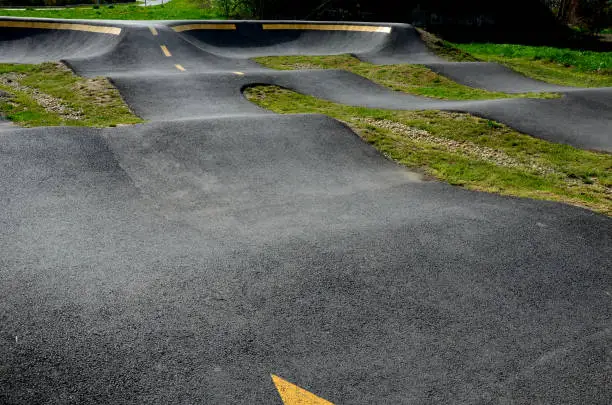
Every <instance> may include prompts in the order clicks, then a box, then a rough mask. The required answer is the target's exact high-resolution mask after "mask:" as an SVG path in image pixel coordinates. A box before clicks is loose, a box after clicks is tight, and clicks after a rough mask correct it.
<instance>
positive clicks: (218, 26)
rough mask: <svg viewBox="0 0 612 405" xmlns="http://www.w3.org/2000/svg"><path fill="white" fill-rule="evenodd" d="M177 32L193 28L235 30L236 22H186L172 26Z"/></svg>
mask: <svg viewBox="0 0 612 405" xmlns="http://www.w3.org/2000/svg"><path fill="white" fill-rule="evenodd" d="M172 29H173V30H174V31H175V32H183V31H192V30H235V29H236V24H185V25H175V26H174V27H172Z"/></svg>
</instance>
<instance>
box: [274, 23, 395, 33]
mask: <svg viewBox="0 0 612 405" xmlns="http://www.w3.org/2000/svg"><path fill="white" fill-rule="evenodd" d="M262 27H263V29H264V30H315V31H361V32H383V33H386V34H388V33H390V32H391V27H381V26H379V25H344V24H262Z"/></svg>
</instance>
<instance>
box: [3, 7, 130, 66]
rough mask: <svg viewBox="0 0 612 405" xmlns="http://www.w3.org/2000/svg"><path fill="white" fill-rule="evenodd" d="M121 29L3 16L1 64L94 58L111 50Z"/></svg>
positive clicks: (92, 24)
mask: <svg viewBox="0 0 612 405" xmlns="http://www.w3.org/2000/svg"><path fill="white" fill-rule="evenodd" d="M120 37H121V28H119V27H115V26H109V25H102V24H99V23H91V22H86V23H85V22H73V21H63V22H53V21H49V20H23V19H7V18H1V17H0V63H2V62H11V63H41V62H47V61H56V60H61V59H65V58H68V57H93V56H96V55H101V54H104V53H106V52H108V51H109V50H111V49H112V48H113V47H114V46H115V45H116V44H117V43H118V42H119V41H120Z"/></svg>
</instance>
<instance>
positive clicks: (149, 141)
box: [0, 20, 612, 405]
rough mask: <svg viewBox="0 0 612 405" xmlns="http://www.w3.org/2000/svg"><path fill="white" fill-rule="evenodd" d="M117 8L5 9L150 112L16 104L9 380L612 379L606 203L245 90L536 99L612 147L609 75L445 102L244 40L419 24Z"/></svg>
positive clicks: (354, 40) (391, 41) (466, 396)
mask: <svg viewBox="0 0 612 405" xmlns="http://www.w3.org/2000/svg"><path fill="white" fill-rule="evenodd" d="M12 21H15V20H12ZM222 24H228V23H226V22H224V23H222ZM115 25H117V24H115ZM121 28H122V32H121V33H120V35H111V34H96V33H87V32H75V31H64V30H60V31H43V32H39V31H37V30H34V29H33V30H32V31H28V30H26V31H25V33H26V34H28V35H24V31H23V29H17V28H13V29H4V31H0V39H3V41H0V59H2V60H13V61H19V60H27V61H36V60H37V59H40V60H45V59H67V63H68V64H69V65H70V66H72V67H73V68H74V69H75V70H76V71H77V72H78V73H80V74H83V75H88V76H96V75H101V74H102V75H107V76H109V77H111V79H112V80H113V82H114V83H115V84H116V85H117V87H118V88H119V89H120V91H121V93H122V95H123V96H124V97H125V98H126V100H127V101H128V102H129V103H130V105H131V106H132V107H133V108H134V110H135V111H136V112H137V113H138V114H140V115H141V116H143V117H145V118H146V119H147V120H149V122H148V123H147V124H142V125H137V126H133V127H122V128H110V129H105V130H101V129H90V128H35V129H15V128H10V127H7V128H4V129H3V130H2V132H1V135H0V156H1V157H0V190H2V193H0V196H1V198H2V201H1V203H2V209H1V210H0V247H1V250H2V252H3V254H2V255H0V280H1V281H2V282H1V283H0V325H2V327H1V328H0V359H1V363H0V403H9V404H33V403H48V404H66V403H75V404H89V403H91V404H94V403H128V404H142V403H150V404H187V403H189V404H279V405H280V404H281V403H282V402H281V398H280V396H279V395H278V393H277V392H276V390H275V387H274V384H273V382H272V379H271V377H270V375H271V374H275V375H278V376H281V377H283V378H285V379H286V380H288V381H290V382H293V383H295V384H298V385H299V386H301V387H304V388H305V389H307V390H309V391H311V392H313V393H315V394H317V395H318V396H320V397H322V398H325V399H326V400H328V401H331V402H333V403H336V404H357V405H358V404H364V405H365V404H416V403H441V404H447V403H555V404H558V403H559V404H560V403H571V404H585V403H589V404H606V403H610V401H611V400H612V384H610V380H611V378H612V371H611V370H612V353H611V352H610V347H612V346H611V343H612V323H611V319H610V317H611V313H612V311H611V310H612V298H611V296H612V288H611V286H612V277H611V271H610V269H611V268H612V255H611V253H612V232H611V231H612V221H611V220H610V219H609V218H606V217H604V216H601V215H597V214H594V213H592V212H589V211H586V210H583V209H579V208H575V207H570V206H566V205H563V204H556V203H549V202H542V201H533V200H527V199H516V198H506V197H500V196H495V195H489V194H483V193H475V192H469V191H465V190H462V189H460V188H455V187H451V186H448V185H445V184H441V183H438V182H432V181H424V180H423V179H422V178H420V176H419V175H418V174H415V173H412V172H409V171H407V170H405V169H404V168H402V167H399V166H397V165H395V164H393V163H392V162H390V161H388V160H386V159H384V158H383V157H382V156H381V155H379V154H378V153H377V152H376V151H375V150H374V149H372V148H371V147H370V146H368V145H366V144H364V143H363V142H362V141H361V140H360V139H359V138H358V137H356V136H355V134H353V133H352V132H351V131H350V130H349V129H348V128H346V127H345V126H343V125H341V124H340V123H338V122H336V121H334V120H332V119H330V118H327V117H324V116H319V115H284V116H279V115H275V114H272V113H269V112H267V111H263V110H261V109H260V108H258V107H256V106H254V105H252V104H250V103H248V102H247V101H246V100H245V99H244V97H242V95H241V88H242V87H243V86H245V85H247V84H249V83H277V84H282V85H285V86H286V87H290V88H295V89H296V90H299V91H303V92H305V93H307V94H314V95H317V96H321V97H325V98H328V99H332V100H336V101H343V102H347V101H348V102H350V103H351V104H364V105H380V106H387V107H392V106H395V107H396V108H408V109H418V108H447V109H458V110H466V111H473V112H474V113H481V114H483V115H488V116H502V117H503V118H506V122H512V120H516V122H519V121H520V120H521V117H525V118H524V121H525V125H526V126H529V125H532V126H533V127H534V128H535V129H536V130H538V131H539V132H538V134H546V133H547V131H549V132H550V138H551V139H553V140H556V141H567V142H569V143H577V144H580V143H584V142H587V141H586V140H585V139H588V142H590V144H589V145H590V146H593V147H598V148H602V149H606V148H608V147H609V146H610V133H609V132H604V133H603V134H602V133H601V128H604V127H606V125H609V124H608V123H609V122H610V119H611V117H610V115H611V114H610V111H611V110H610V109H607V108H608V106H609V103H610V90H609V89H597V90H571V91H568V93H567V96H566V97H565V98H563V99H561V100H552V101H551V100H528V101H525V100H502V101H499V100H498V101H495V102H468V103H452V102H447V103H444V102H432V101H428V100H424V99H421V98H416V97H410V96H407V95H401V96H398V95H397V94H395V93H392V92H388V91H386V90H385V89H383V88H382V87H379V86H376V85H374V84H372V83H370V82H368V81H366V80H364V79H361V78H359V77H356V76H354V75H350V74H347V73H344V72H337V71H331V72H318V71H314V72H313V71H298V72H274V71H269V70H266V69H263V68H262V67H261V66H259V65H256V64H254V63H253V62H250V61H249V60H248V59H246V57H247V56H251V55H254V54H265V53H282V52H283V49H285V52H287V53H293V52H294V51H295V50H299V49H303V51H304V52H306V53H317V52H318V53H333V52H334V51H336V50H338V49H341V48H343V49H345V51H346V52H353V53H356V54H359V55H361V57H363V58H364V59H367V58H370V59H371V60H372V61H377V62H384V61H386V62H389V61H395V60H396V59H399V60H403V61H413V62H416V61H419V62H424V61H426V60H427V61H429V63H440V61H437V60H436V58H435V57H434V56H433V55H430V54H428V52H427V51H426V49H425V48H424V47H423V46H422V44H421V43H420V42H418V41H415V40H411V38H412V39H414V35H413V31H411V28H410V27H407V26H395V27H394V29H393V30H392V31H391V33H384V32H383V33H371V32H369V33H368V32H363V31H329V30H325V31H317V30H307V31H294V30H282V31H274V33H271V32H265V31H263V30H261V26H259V25H257V24H255V23H244V24H243V25H240V26H239V29H238V30H232V29H229V28H228V27H227V26H222V25H221V26H218V27H216V29H214V30H212V29H210V28H212V27H210V26H209V27H205V28H209V29H200V30H196V31H183V32H182V33H177V32H175V31H174V30H171V29H169V28H168V27H166V26H164V25H163V24H157V25H155V26H151V27H149V26H138V25H137V23H134V24H129V25H125V26H121ZM152 28H153V29H152ZM20 30H21V31H20ZM33 33H38V34H43V35H39V37H38V38H37V39H36V40H34V39H32V37H31V34H33ZM45 41H46V42H45ZM59 41H61V44H62V45H61V46H60V45H59ZM54 44H57V45H54ZM162 46H164V48H162ZM75 53H76V54H75ZM484 68H486V67H484ZM491 70H492V71H494V73H495V74H496V75H498V77H499V78H500V80H501V79H503V77H509V78H511V80H515V81H520V80H521V78H520V77H519V78H517V77H515V76H514V75H513V74H512V73H510V72H507V71H505V70H499V69H497V68H491ZM461 71H465V69H464V68H463V66H462V67H461V69H458V70H457V72H461ZM468 73H469V71H468ZM453 74H455V73H453ZM457 74H458V73H457ZM449 75H450V74H449ZM461 79H462V78H461V77H459V78H458V80H460V81H461ZM465 79H466V80H467V77H466V78H465ZM529 82H531V81H529V80H523V84H527V83H529ZM490 83H494V81H493V82H491V81H489V83H487V84H486V85H487V86H488V85H489V84H490ZM483 85H484V84H483ZM503 85H504V83H500V86H503ZM538 111H541V114H540V115H541V116H542V117H543V119H542V120H541V121H540V123H539V124H538V122H537V120H535V119H534V120H533V123H532V124H530V122H531V121H530V120H531V118H530V117H531V115H530V114H538ZM568 111H576V113H579V114H580V115H578V116H572V117H568V116H567V114H568ZM504 114H505V115H504ZM583 114H585V115H586V117H587V118H589V119H591V121H589V122H587V118H584V117H582V115H583ZM589 114H590V115H589ZM547 117H548V118H547ZM554 121H559V122H561V124H559V126H560V127H561V126H563V127H565V129H566V130H565V131H560V132H555V131H554V126H553V125H554ZM567 128H570V129H569V130H568V129H567ZM607 128H609V127H607ZM572 131H575V134H574V132H572ZM572 134H574V135H572ZM542 136H544V135H542ZM585 145H586V143H585ZM276 381H277V382H278V380H276ZM284 398H285V400H286V401H289V399H287V398H289V397H288V396H285V397H284ZM310 401H311V402H308V403H310V404H315V403H316V402H314V400H312V399H311V400H310ZM321 403H322V402H321ZM287 404H288V405H291V404H290V403H289V402H287Z"/></svg>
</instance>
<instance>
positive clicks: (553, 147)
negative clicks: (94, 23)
mask: <svg viewBox="0 0 612 405" xmlns="http://www.w3.org/2000/svg"><path fill="white" fill-rule="evenodd" d="M201 4H202V2H201V1H199V2H193V1H192V0H173V1H172V3H171V6H165V7H161V6H157V7H151V8H147V9H144V8H139V7H136V6H134V5H131V6H125V5H121V6H120V5H117V6H115V7H113V8H110V9H109V8H108V7H104V6H103V7H102V8H101V9H98V10H96V9H89V10H87V11H84V10H81V9H79V10H74V9H71V10H59V11H53V10H48V11H40V12H38V11H31V10H28V11H25V12H24V11H21V12H18V11H11V12H5V11H2V12H0V14H4V15H9V14H10V15H22V16H23V15H29V16H36V17H55V18H115V19H121V18H131V19H173V18H174V19H179V18H180V19H192V18H211V17H217V18H218V16H217V15H215V13H214V12H211V11H209V9H202V8H201ZM424 39H426V41H427V42H428V43H429V44H430V45H431V46H432V48H434V49H436V50H437V51H438V52H439V53H441V54H444V55H446V56H451V57H452V59H454V60H474V59H479V60H490V61H496V62H500V63H504V64H506V65H508V66H510V67H512V68H513V69H515V70H517V71H519V72H522V73H524V74H526V75H529V76H532V77H536V78H539V79H543V80H546V81H549V82H553V83H558V84H567V85H576V86H584V87H590V86H612V53H597V52H579V51H571V50H562V49H556V48H543V47H537V48H536V47H525V46H516V45H495V44H466V45H455V44H448V43H444V42H442V41H439V40H437V39H432V37H430V36H425V37H424ZM257 61H258V62H259V63H261V64H263V65H265V66H268V67H272V68H278V69H296V68H337V69H346V70H349V71H352V72H354V73H356V74H360V75H362V76H364V77H367V78H369V79H370V80H373V81H375V82H378V83H380V84H382V85H384V86H388V87H390V88H392V89H394V90H397V91H404V92H407V93H411V94H416V95H421V96H428V97H435V98H443V99H455V100H466V99H491V98H505V97H555V96H556V95H550V94H521V95H507V94H504V93H496V92H487V91H484V90H479V89H472V88H469V87H465V86H462V85H459V84H457V83H454V82H452V81H451V80H448V79H446V78H444V77H442V76H439V75H437V74H435V73H433V72H431V71H429V70H428V69H426V68H424V67H422V66H415V65H393V66H382V67H380V66H374V65H371V64H368V63H364V62H361V61H359V60H357V59H355V58H353V57H350V56H348V55H339V56H321V57H317V56H315V57H302V56H300V57H267V58H258V59H257ZM9 72H13V73H9ZM15 72H17V73H19V74H20V75H22V76H19V77H18V82H19V84H20V85H21V86H25V90H23V89H22V90H17V91H16V90H15V89H14V86H13V87H11V86H7V85H6V84H4V85H3V84H2V82H1V79H2V77H3V76H4V77H5V78H6V74H7V73H8V74H9V75H13V76H10V77H14V75H15ZM31 89H37V90H38V91H39V92H42V93H44V94H47V95H50V96H52V97H53V98H56V99H57V100H58V102H59V103H61V104H64V105H65V106H68V107H69V108H71V109H72V110H75V111H80V112H81V115H80V117H78V119H74V117H73V118H72V119H69V118H65V117H62V116H61V114H58V113H56V112H53V111H49V109H48V108H45V107H43V106H41V105H40V103H39V102H38V101H37V99H36V97H35V96H33V95H32V92H31V91H30V90H31ZM0 90H3V91H5V92H7V93H9V94H11V98H10V100H7V99H4V100H3V99H2V98H0V112H4V114H5V115H7V116H8V117H9V119H11V120H13V121H16V122H18V123H20V124H21V125H24V126H40V125H86V126H113V125H117V124H131V123H137V122H141V120H140V119H139V118H137V117H135V116H134V115H133V114H131V113H130V111H129V109H128V108H127V107H126V106H125V104H124V103H123V101H122V100H121V97H120V95H119V94H118V92H117V91H116V90H115V89H113V88H112V86H110V85H109V84H108V82H107V81H106V80H104V79H93V80H92V79H85V78H79V77H77V76H74V75H73V74H71V73H70V72H69V71H67V70H65V69H62V68H61V67H58V65H57V64H43V65H37V66H25V65H0ZM245 94H246V96H247V98H248V99H250V100H251V101H253V102H255V103H257V104H259V105H261V106H263V107H265V108H268V109H270V110H273V111H275V112H278V113H321V114H326V115H329V116H332V117H334V118H336V119H339V120H341V121H343V122H345V123H347V124H348V125H350V126H351V127H352V128H353V129H354V130H355V132H356V133H357V134H359V136H361V137H362V138H363V139H364V140H365V141H366V142H368V143H370V144H372V145H373V146H374V147H375V148H377V149H378V150H380V151H381V152H382V153H383V154H385V155H386V156H389V157H391V158H392V159H394V160H396V161H398V162H399V163H401V164H403V165H406V166H407V167H410V168H412V169H418V170H420V171H422V172H424V173H426V174H428V175H430V176H433V177H435V178H437V179H439V180H443V181H447V182H449V183H451V184H455V185H460V186H463V187H466V188H469V189H473V190H482V191H489V192H496V193H500V194H507V195H514V196H522V197H531V198H538V199H547V200H554V201H563V202H567V203H570V204H574V205H579V206H583V207H588V208H590V209H592V210H595V211H598V212H601V213H604V214H607V215H612V197H611V195H612V156H611V155H610V154H605V153H595V152H590V151H583V150H580V149H576V148H572V147H570V146H566V145H560V144H554V143H550V142H546V141H543V140H539V139H536V138H533V137H530V136H527V135H524V134H520V133H518V132H516V131H514V130H512V129H511V128H508V127H506V126H504V125H501V124H498V123H495V122H492V121H489V120H485V119H480V118H476V117H473V116H470V115H468V114H460V113H448V112H439V111H419V112H408V111H392V110H377V109H368V108H359V107H349V106H344V105H339V104H335V103H331V102H328V101H325V100H320V99H316V98H313V97H310V96H306V95H302V94H298V93H295V92H292V91H289V90H286V89H282V88H278V87H274V86H257V87H253V88H250V89H247V91H246V93H245Z"/></svg>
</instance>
